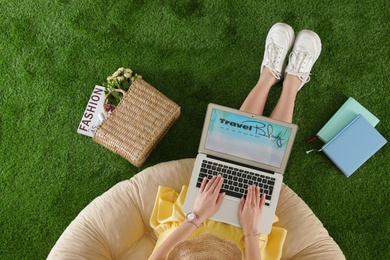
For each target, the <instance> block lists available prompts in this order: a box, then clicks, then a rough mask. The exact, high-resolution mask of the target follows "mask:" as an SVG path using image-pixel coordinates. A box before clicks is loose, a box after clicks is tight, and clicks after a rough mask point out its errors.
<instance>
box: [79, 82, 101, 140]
mask: <svg viewBox="0 0 390 260" xmlns="http://www.w3.org/2000/svg"><path fill="white" fill-rule="evenodd" d="M104 98H105V94H104V87H102V86H95V88H94V89H93V91H92V94H91V97H90V98H89V101H88V104H87V107H86V108H85V111H84V114H83V117H82V119H81V121H80V124H79V127H78V128H77V133H79V134H82V135H86V136H89V137H92V136H93V134H94V133H95V131H96V129H97V128H98V126H99V125H100V123H101V121H100V119H99V117H98V115H99V114H101V113H104V109H103V105H104V104H103V103H104Z"/></svg>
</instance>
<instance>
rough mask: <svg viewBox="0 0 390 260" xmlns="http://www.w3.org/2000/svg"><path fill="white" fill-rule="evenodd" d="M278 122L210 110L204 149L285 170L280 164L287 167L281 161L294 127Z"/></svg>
mask: <svg viewBox="0 0 390 260" xmlns="http://www.w3.org/2000/svg"><path fill="white" fill-rule="evenodd" d="M278 122H279V121H275V120H272V119H268V118H264V117H257V118H256V117H255V116H245V115H241V114H238V113H233V112H229V111H227V110H220V109H217V108H212V110H211V115H210V117H209V122H208V129H207V135H206V139H205V142H204V149H205V150H206V151H213V152H217V153H221V154H225V155H229V156H230V157H234V158H241V159H244V160H249V161H252V162H256V163H260V164H264V165H268V166H270V167H271V168H278V169H279V168H284V167H282V164H283V163H285V164H286V163H287V161H286V160H284V157H285V156H289V153H290V150H291V145H292V141H293V140H290V139H291V138H292V139H294V137H295V135H294V136H292V135H291V134H292V130H293V129H292V126H294V125H292V124H287V123H280V124H279V123H278ZM206 123H207V122H206ZM204 131H205V130H204ZM294 133H295V132H294ZM287 148H289V149H287ZM286 152H287V153H286ZM284 166H285V165H284Z"/></svg>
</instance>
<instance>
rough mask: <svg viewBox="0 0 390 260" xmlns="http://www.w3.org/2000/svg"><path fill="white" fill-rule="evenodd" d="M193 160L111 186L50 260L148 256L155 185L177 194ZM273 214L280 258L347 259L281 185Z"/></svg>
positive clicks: (81, 216) (68, 232)
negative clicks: (279, 230) (280, 236)
mask: <svg viewBox="0 0 390 260" xmlns="http://www.w3.org/2000/svg"><path fill="white" fill-rule="evenodd" d="M193 164H194V159H183V160H178V161H171V162H165V163H160V164H157V165H155V166H152V167H149V168H147V169H145V170H143V171H142V172H140V173H138V174H137V175H135V176H134V177H133V178H131V179H130V180H125V181H122V182H120V183H118V184H116V185H114V186H113V187H112V188H111V189H110V190H108V191H107V192H105V193H104V194H102V195H101V196H99V197H97V198H96V199H94V200H93V201H92V202H91V203H90V204H89V205H88V206H87V207H85V208H84V209H83V210H82V211H81V212H80V213H79V215H78V216H77V217H76V218H75V219H74V220H73V221H72V222H71V224H70V225H69V226H68V227H67V228H66V229H65V231H64V232H63V234H62V235H61V236H60V238H59V239H58V241H57V242H56V244H55V245H54V247H53V248H52V250H51V252H50V254H49V256H48V259H148V257H149V256H150V254H151V252H152V251H153V248H154V245H155V243H156V241H157V238H156V236H155V234H154V232H153V229H152V228H151V227H150V225H149V219H150V216H151V214H152V210H153V206H154V201H155V197H156V194H157V189H158V186H160V185H161V186H167V187H171V188H173V189H175V190H176V191H177V192H180V190H181V187H182V185H185V184H188V183H189V180H190V175H191V171H192V167H193ZM276 215H277V216H278V217H279V219H280V220H279V222H277V225H278V226H280V227H283V228H285V229H286V230H287V238H286V241H285V244H284V247H283V255H282V258H283V259H332V260H334V259H345V257H344V255H343V253H342V251H341V250H340V248H339V246H338V245H337V244H336V243H335V241H334V240H333V239H332V238H331V237H330V236H329V234H328V232H327V230H326V229H325V228H324V227H323V225H322V223H321V222H320V221H319V220H318V218H317V217H316V216H315V215H314V213H313V212H312V211H311V210H310V208H309V207H308V206H307V205H306V204H305V203H304V202H303V201H302V200H301V199H300V198H299V197H298V196H297V195H296V194H295V193H294V192H293V191H292V190H291V189H290V188H289V187H288V186H287V185H285V184H283V187H282V191H281V195H280V198H279V204H278V207H277V212H276Z"/></svg>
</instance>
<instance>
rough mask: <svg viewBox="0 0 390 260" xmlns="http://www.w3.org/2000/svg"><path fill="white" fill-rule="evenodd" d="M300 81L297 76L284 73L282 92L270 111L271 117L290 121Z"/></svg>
mask: <svg viewBox="0 0 390 260" xmlns="http://www.w3.org/2000/svg"><path fill="white" fill-rule="evenodd" d="M301 83H302V80H300V79H299V78H298V77H296V76H294V75H290V74H287V75H286V77H285V79H284V82H283V89H282V94H281V95H280V97H279V100H278V103H276V106H275V108H274V110H273V111H272V113H271V116H270V117H271V118H273V119H276V120H280V121H285V122H288V123H291V122H292V117H293V113H294V106H295V98H296V96H297V93H298V89H299V86H300V85H301Z"/></svg>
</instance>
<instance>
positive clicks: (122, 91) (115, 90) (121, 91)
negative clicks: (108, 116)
mask: <svg viewBox="0 0 390 260" xmlns="http://www.w3.org/2000/svg"><path fill="white" fill-rule="evenodd" d="M113 92H120V93H122V94H123V96H124V95H125V93H126V91H124V90H123V89H113V90H111V91H110V92H109V93H108V94H107V95H106V97H105V98H104V102H103V111H104V112H105V113H107V110H106V104H107V100H108V97H109V96H111V95H112V93H113Z"/></svg>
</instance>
